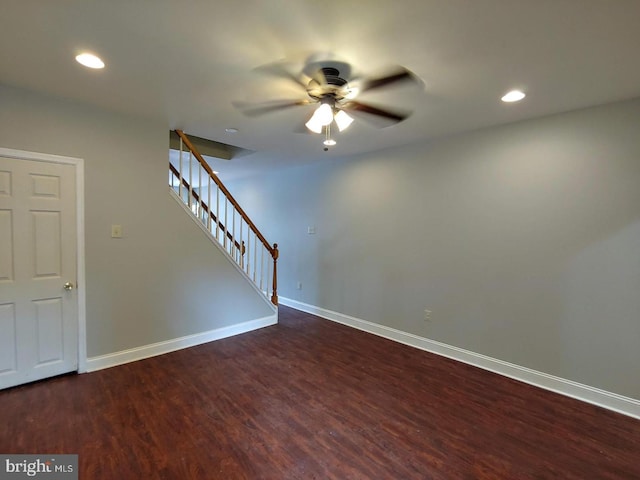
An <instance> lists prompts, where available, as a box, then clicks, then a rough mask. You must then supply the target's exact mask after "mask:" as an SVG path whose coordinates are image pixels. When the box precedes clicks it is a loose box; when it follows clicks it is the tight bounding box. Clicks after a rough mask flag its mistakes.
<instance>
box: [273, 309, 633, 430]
mask: <svg viewBox="0 0 640 480" xmlns="http://www.w3.org/2000/svg"><path fill="white" fill-rule="evenodd" d="M279 301H280V303H281V304H282V305H286V306H288V307H292V308H295V309H296V310H301V311H303V312H307V313H311V314H313V315H317V316H319V317H322V318H325V319H327V320H331V321H334V322H337V323H341V324H343V325H347V326H350V327H353V328H357V329H358V330H363V331H365V332H368V333H373V334H374V335H378V336H380V337H384V338H387V339H389V340H394V341H396V342H399V343H403V344H405V345H409V346H411V347H415V348H419V349H421V350H425V351H428V352H431V353H435V354H437V355H441V356H443V357H447V358H451V359H453V360H458V361H460V362H463V363H467V364H469V365H473V366H475V367H479V368H482V369H484V370H489V371H490V372H494V373H497V374H500V375H504V376H505V377H509V378H512V379H514V380H519V381H521V382H524V383H528V384H530V385H534V386H536V387H540V388H543V389H545V390H550V391H552V392H556V393H559V394H561V395H565V396H568V397H571V398H575V399H577V400H582V401H583V402H587V403H591V404H593V405H597V406H599V407H603V408H606V409H608V410H613V411H615V412H618V413H622V414H624V415H628V416H630V417H634V418H637V419H640V400H636V399H633V398H629V397H624V396H622V395H618V394H616V393H612V392H607V391H606V390H601V389H599V388H594V387H590V386H589V385H584V384H581V383H577V382H574V381H572V380H567V379H564V378H560V377H556V376H554V375H549V374H547V373H543V372H539V371H536V370H532V369H530V368H526V367H521V366H520V365H515V364H513V363H509V362H505V361H502V360H498V359H496V358H492V357H488V356H486V355H481V354H479V353H475V352H471V351H469V350H464V349H462V348H458V347H454V346H452V345H447V344H446V343H442V342H438V341H435V340H430V339H428V338H424V337H419V336H418V335H413V334H411V333H406V332H403V331H401V330H396V329H394V328H390V327H386V326H384V325H378V324H376V323H372V322H368V321H366V320H361V319H359V318H355V317H351V316H349V315H344V314H342V313H338V312H334V311H331V310H327V309H324V308H320V307H316V306H314V305H309V304H306V303H302V302H298V301H296V300H292V299H289V298H285V297H280V298H279Z"/></svg>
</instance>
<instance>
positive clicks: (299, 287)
mask: <svg viewBox="0 0 640 480" xmlns="http://www.w3.org/2000/svg"><path fill="white" fill-rule="evenodd" d="M296 288H297V289H298V290H302V282H298V283H297V284H296Z"/></svg>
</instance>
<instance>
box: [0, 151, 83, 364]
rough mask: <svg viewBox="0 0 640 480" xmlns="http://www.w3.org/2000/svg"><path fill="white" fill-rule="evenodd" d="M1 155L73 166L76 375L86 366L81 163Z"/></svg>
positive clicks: (8, 155) (8, 153)
mask: <svg viewBox="0 0 640 480" xmlns="http://www.w3.org/2000/svg"><path fill="white" fill-rule="evenodd" d="M0 156H3V157H6V158H15V159H18V160H31V161H37V162H47V163H60V164H67V165H73V166H74V167H75V173H76V182H75V183H76V295H77V297H76V298H77V300H78V303H77V307H78V372H79V373H83V372H85V371H86V366H87V299H86V295H85V291H86V283H85V282H86V280H85V259H84V256H85V246H84V160H83V159H82V158H75V157H64V156H61V155H51V154H49V153H39V152H28V151H24V150H14V149H12V148H3V147H0Z"/></svg>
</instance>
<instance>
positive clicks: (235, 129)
mask: <svg viewBox="0 0 640 480" xmlns="http://www.w3.org/2000/svg"><path fill="white" fill-rule="evenodd" d="M224 131H225V132H227V133H238V132H239V131H240V130H238V129H237V128H234V127H229V128H225V129H224Z"/></svg>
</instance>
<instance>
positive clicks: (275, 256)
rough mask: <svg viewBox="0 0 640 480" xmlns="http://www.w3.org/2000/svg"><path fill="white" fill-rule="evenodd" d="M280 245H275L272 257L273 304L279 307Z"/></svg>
mask: <svg viewBox="0 0 640 480" xmlns="http://www.w3.org/2000/svg"><path fill="white" fill-rule="evenodd" d="M278 255H280V252H279V251H278V244H277V243H274V244H273V250H272V252H271V256H272V257H273V291H272V293H271V303H273V304H274V305H278Z"/></svg>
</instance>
